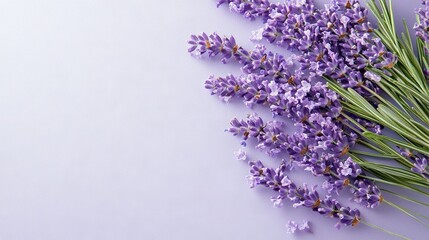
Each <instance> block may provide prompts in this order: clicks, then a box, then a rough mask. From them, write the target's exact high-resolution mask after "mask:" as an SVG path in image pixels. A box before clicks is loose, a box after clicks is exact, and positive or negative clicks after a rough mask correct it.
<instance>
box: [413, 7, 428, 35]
mask: <svg viewBox="0 0 429 240" xmlns="http://www.w3.org/2000/svg"><path fill="white" fill-rule="evenodd" d="M422 3H423V6H422V7H421V8H418V9H417V10H416V13H417V15H418V20H419V21H418V22H417V23H416V24H415V25H414V30H415V31H416V36H417V37H419V38H420V39H422V40H423V41H424V42H426V43H429V1H427V0H423V1H422Z"/></svg>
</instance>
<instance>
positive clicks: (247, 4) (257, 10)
mask: <svg viewBox="0 0 429 240" xmlns="http://www.w3.org/2000/svg"><path fill="white" fill-rule="evenodd" d="M224 3H228V4H229V8H230V9H231V10H233V11H235V12H237V13H239V14H242V15H244V16H245V17H246V18H248V19H250V20H253V19H255V18H256V17H263V18H267V17H268V15H269V13H270V9H271V4H270V3H269V1H268V0H251V1H241V0H232V1H231V0H219V1H218V3H217V6H220V5H222V4H224Z"/></svg>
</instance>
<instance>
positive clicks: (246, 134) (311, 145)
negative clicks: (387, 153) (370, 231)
mask: <svg viewBox="0 0 429 240" xmlns="http://www.w3.org/2000/svg"><path fill="white" fill-rule="evenodd" d="M228 131H229V132H231V133H232V134H233V135H236V136H240V137H242V139H243V140H247V139H249V138H254V139H256V140H257V143H258V144H257V146H256V147H257V148H259V149H262V150H264V151H265V152H266V153H268V154H269V155H271V156H272V155H278V154H286V153H287V154H289V156H290V159H291V161H292V162H294V163H295V164H297V165H298V166H300V167H302V168H303V169H305V170H306V171H310V172H311V173H312V174H313V175H315V176H327V177H328V180H327V181H325V183H324V184H323V189H325V190H326V191H327V192H328V193H329V194H332V193H337V194H338V193H339V191H340V190H342V189H343V188H345V187H348V186H351V187H352V188H350V189H351V191H352V193H354V199H355V201H356V202H359V203H361V204H363V205H365V206H367V207H371V208H374V207H376V206H377V205H374V202H373V198H374V196H378V195H380V194H379V193H380V192H379V190H378V188H377V186H375V185H374V183H373V182H371V181H369V180H367V179H364V178H362V177H360V175H362V174H363V173H362V169H361V168H360V166H359V165H358V164H357V163H355V162H354V161H353V160H352V159H351V158H347V159H346V160H345V161H342V160H341V158H340V157H341V154H342V153H341V152H339V149H347V148H348V147H343V146H344V145H345V144H339V143H338V144H334V143H331V142H330V143H323V144H322V145H329V146H330V147H329V148H327V149H325V151H324V152H323V153H321V154H320V153H319V151H317V150H318V147H319V145H320V144H321V143H318V144H317V143H316V140H315V139H314V138H310V137H309V136H308V135H307V134H305V133H295V134H293V135H288V134H287V133H286V131H285V128H284V124H283V123H282V122H279V121H268V122H264V121H263V120H262V118H261V117H259V116H258V115H257V114H256V113H255V114H250V115H248V116H247V118H246V119H242V120H238V119H236V118H235V119H233V120H232V121H231V127H230V128H229V129H228ZM322 134H323V133H321V135H322ZM328 134H330V132H328ZM320 139H322V138H320ZM320 139H319V140H320ZM342 152H343V153H344V150H342Z"/></svg>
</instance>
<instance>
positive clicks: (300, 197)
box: [249, 161, 361, 228]
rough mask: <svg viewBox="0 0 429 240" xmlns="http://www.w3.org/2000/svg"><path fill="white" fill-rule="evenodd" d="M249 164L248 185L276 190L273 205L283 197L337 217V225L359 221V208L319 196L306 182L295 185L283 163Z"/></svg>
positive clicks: (280, 201)
mask: <svg viewBox="0 0 429 240" xmlns="http://www.w3.org/2000/svg"><path fill="white" fill-rule="evenodd" d="M249 165H250V173H251V176H249V179H252V180H251V185H250V186H251V187H254V186H256V185H260V186H264V187H267V188H270V189H272V190H273V191H275V192H277V193H278V196H277V197H275V198H273V200H272V201H273V202H274V204H275V205H277V206H281V204H282V202H283V200H284V199H289V201H291V202H292V203H293V206H294V207H299V206H304V207H307V208H309V209H311V210H313V211H315V212H318V213H320V214H321V215H327V216H330V217H333V218H337V219H338V220H339V221H338V223H337V224H336V226H337V227H339V226H340V225H344V226H356V225H357V224H358V223H359V222H360V219H361V217H360V212H359V210H357V209H351V208H350V207H343V206H342V205H341V204H340V203H339V202H338V201H337V200H335V199H333V198H332V197H330V196H326V197H325V198H323V199H322V198H320V196H319V193H318V192H317V191H316V187H315V186H314V187H311V188H309V187H308V186H307V185H306V184H304V185H303V186H302V187H298V186H297V185H295V183H293V182H292V181H291V180H290V178H289V177H288V176H287V175H286V173H285V167H284V165H283V164H281V165H280V166H279V167H278V168H276V169H273V168H267V167H265V166H264V165H263V164H262V163H261V162H260V161H256V162H249ZM304 228H306V227H304Z"/></svg>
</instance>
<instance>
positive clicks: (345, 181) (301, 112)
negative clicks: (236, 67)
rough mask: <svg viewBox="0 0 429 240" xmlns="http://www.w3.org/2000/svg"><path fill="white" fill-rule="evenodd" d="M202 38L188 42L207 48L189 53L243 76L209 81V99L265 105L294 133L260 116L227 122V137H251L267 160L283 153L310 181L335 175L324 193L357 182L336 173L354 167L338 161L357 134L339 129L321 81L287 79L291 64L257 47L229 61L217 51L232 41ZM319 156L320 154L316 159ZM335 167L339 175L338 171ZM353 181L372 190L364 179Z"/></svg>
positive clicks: (332, 99) (298, 75)
mask: <svg viewBox="0 0 429 240" xmlns="http://www.w3.org/2000/svg"><path fill="white" fill-rule="evenodd" d="M204 36H207V35H205V34H203V35H201V36H193V37H192V38H194V39H199V38H207V39H209V44H208V45H210V46H211V47H210V48H208V49H207V48H205V46H198V44H197V46H196V47H192V49H191V50H192V51H200V52H201V53H206V54H208V55H209V56H215V55H221V56H223V57H222V59H226V57H227V59H231V60H235V61H237V62H239V63H240V64H241V65H242V72H243V73H244V74H245V75H242V76H240V77H234V76H232V75H228V76H226V77H224V78H222V77H219V78H215V77H214V76H210V77H209V79H207V81H206V82H205V86H206V88H207V89H209V90H210V91H211V93H212V94H216V95H218V96H219V97H220V98H221V99H223V100H225V101H228V100H230V99H231V98H233V97H238V98H242V99H243V100H244V103H245V104H246V105H247V106H253V105H254V104H261V105H267V106H268V107H269V108H270V109H271V111H272V113H273V115H274V116H286V117H288V118H290V119H291V120H293V121H294V122H295V125H296V126H297V127H298V132H297V133H296V134H294V135H292V136H287V135H286V134H285V133H284V127H283V126H284V124H283V123H282V122H280V121H271V122H267V123H266V124H264V122H263V120H262V119H261V118H260V117H258V116H257V115H255V114H252V115H249V117H248V119H247V120H238V119H234V120H232V121H231V126H232V127H231V128H230V129H229V130H228V131H229V132H231V133H233V134H234V135H240V136H242V137H243V140H247V139H248V138H249V137H253V138H256V139H257V141H258V145H257V148H259V149H262V150H264V151H265V152H267V153H268V154H269V155H271V156H273V155H276V154H279V153H288V154H289V156H290V158H291V160H292V161H294V162H297V163H299V164H298V165H299V166H301V167H303V168H305V169H306V170H308V171H311V172H312V173H313V174H314V175H316V176H321V175H327V176H330V175H331V172H333V173H334V174H335V176H331V177H330V178H329V180H328V181H327V182H326V183H325V184H324V187H325V189H327V190H328V192H329V193H333V192H336V193H338V191H340V190H341V189H343V188H344V187H345V186H348V185H349V184H350V182H351V183H354V182H355V181H358V180H357V179H356V177H357V175H359V174H360V173H361V170H360V169H356V170H355V172H350V174H348V175H344V174H343V173H342V172H346V170H344V169H345V168H347V167H349V166H353V167H355V168H356V167H358V166H357V165H352V164H350V162H351V160H350V159H349V160H348V161H345V162H344V163H342V161H343V160H342V158H343V157H344V156H346V155H347V153H348V152H349V150H350V148H351V147H352V146H353V145H354V144H355V142H356V138H357V134H356V133H355V132H353V131H351V130H350V129H348V128H347V127H346V126H345V125H344V124H343V122H345V121H346V120H345V119H341V118H339V116H340V111H341V105H340V103H339V101H338V97H337V95H336V94H335V93H334V92H332V91H331V90H329V89H327V88H326V86H325V85H324V84H322V83H321V82H316V83H314V81H310V80H308V79H306V78H304V77H303V72H302V71H300V70H297V71H295V72H294V73H293V74H292V73H291V72H289V71H288V69H290V67H291V63H290V62H289V61H288V60H287V59H285V58H284V57H283V56H282V55H280V54H274V53H272V52H266V50H265V47H263V46H260V45H258V46H256V47H255V49H254V50H252V51H250V52H249V51H247V50H245V49H243V48H242V47H238V45H237V47H236V49H237V51H236V53H235V54H233V55H232V57H230V52H229V50H225V48H223V47H222V46H224V45H226V44H227V43H228V42H231V41H232V40H231V39H233V37H224V38H221V37H219V36H218V35H217V34H215V33H214V34H211V35H210V36H208V37H204ZM210 39H212V40H210ZM212 41H216V43H215V42H212ZM234 42H235V41H234ZM190 44H191V45H192V46H193V44H195V41H192V40H191V43H190ZM215 46H216V47H215ZM217 48H220V49H222V50H219V49H217ZM225 56H226V57H225ZM224 62H226V61H224ZM357 121H358V122H360V123H361V124H363V125H368V126H371V127H372V129H374V130H377V129H379V128H377V126H378V125H374V126H373V124H371V123H369V122H368V121H365V120H363V119H357ZM320 151H324V152H323V153H322V154H320ZM340 163H342V164H343V165H342V166H341V165H340ZM341 167H342V169H343V171H340V168H341ZM347 171H348V170H347ZM353 174H354V175H353ZM350 177H352V178H350ZM349 178H350V179H349ZM359 181H362V182H364V183H366V185H368V186H370V187H371V188H372V187H374V188H376V187H375V186H374V184H373V183H372V182H370V181H368V180H359ZM362 187H363V186H362ZM366 187H367V186H365V188H366ZM370 194H372V192H368V194H367V195H362V194H356V195H355V197H356V201H358V202H360V203H362V204H365V205H366V206H367V207H371V206H373V204H372V203H369V202H368V199H369V195H370Z"/></svg>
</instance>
